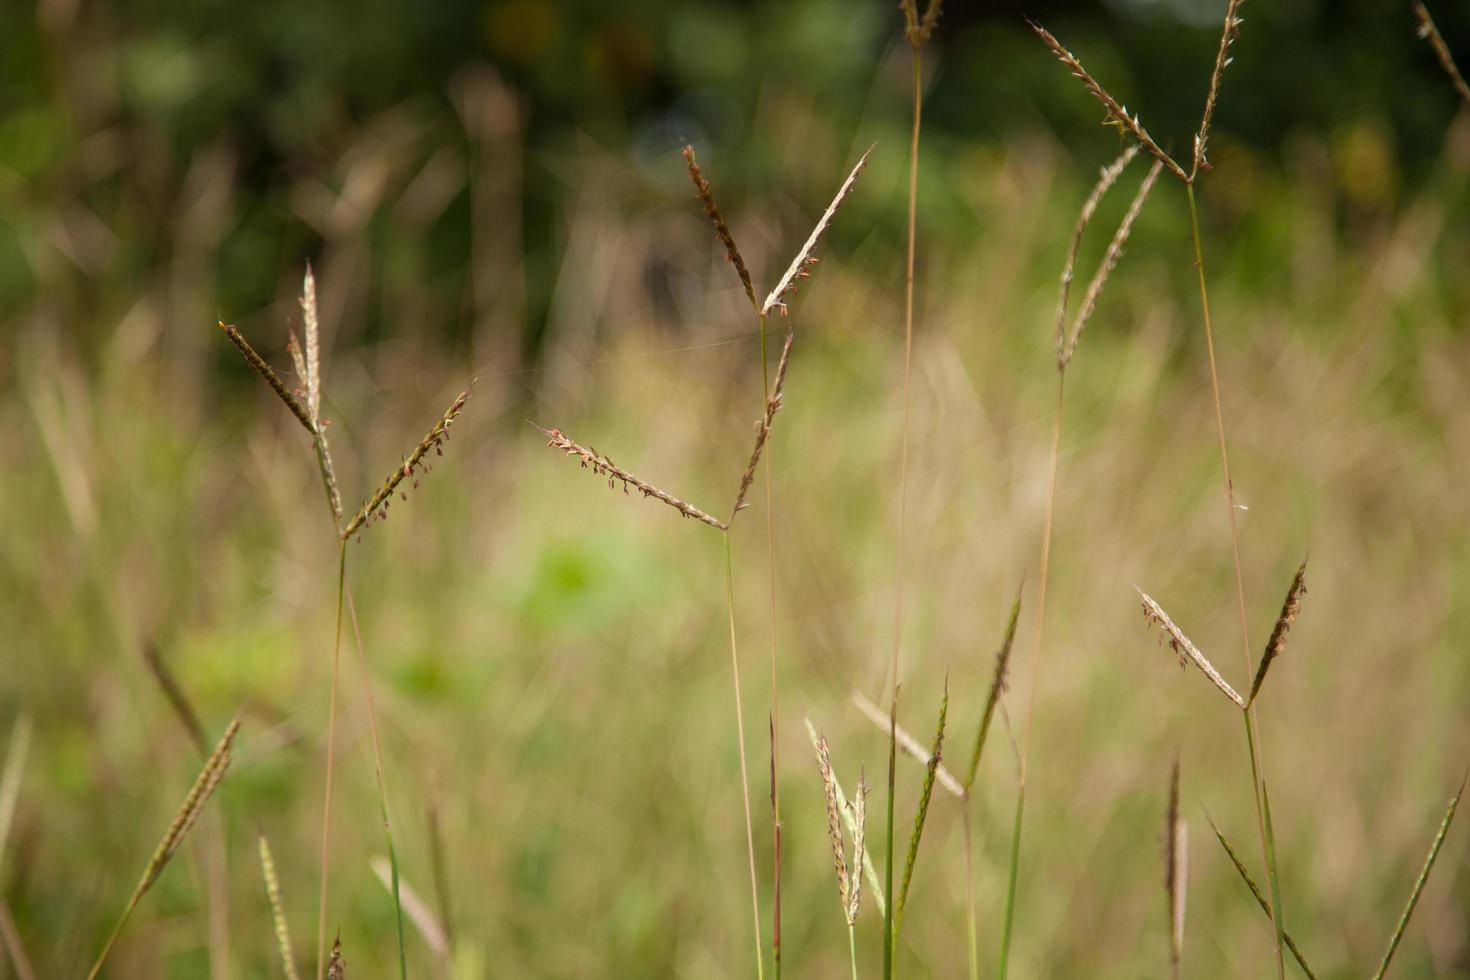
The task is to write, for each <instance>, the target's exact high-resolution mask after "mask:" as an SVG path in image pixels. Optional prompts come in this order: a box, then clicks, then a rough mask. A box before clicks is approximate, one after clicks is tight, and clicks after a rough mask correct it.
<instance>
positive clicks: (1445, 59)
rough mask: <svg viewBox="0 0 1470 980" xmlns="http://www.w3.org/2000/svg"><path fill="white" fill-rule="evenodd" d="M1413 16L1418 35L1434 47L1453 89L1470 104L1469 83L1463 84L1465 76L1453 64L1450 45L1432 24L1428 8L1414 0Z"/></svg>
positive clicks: (1432, 19)
mask: <svg viewBox="0 0 1470 980" xmlns="http://www.w3.org/2000/svg"><path fill="white" fill-rule="evenodd" d="M1414 16H1415V17H1418V18H1419V36H1420V37H1421V38H1424V39H1425V40H1427V41H1428V42H1429V46H1430V47H1432V48H1434V54H1435V57H1437V58H1438V59H1439V63H1440V65H1442V66H1443V67H1444V70H1445V73H1446V74H1448V75H1449V76H1450V81H1451V82H1453V83H1454V85H1455V91H1457V92H1459V93H1460V98H1462V99H1464V100H1465V102H1466V104H1470V85H1467V84H1465V76H1464V75H1462V74H1460V68H1459V66H1458V65H1456V64H1455V58H1454V56H1453V55H1451V54H1450V47H1449V45H1448V44H1445V43H1444V36H1443V35H1441V34H1440V33H1439V28H1438V27H1435V26H1434V18H1432V17H1430V16H1429V10H1428V8H1426V7H1425V6H1424V4H1422V3H1420V2H1419V0H1414Z"/></svg>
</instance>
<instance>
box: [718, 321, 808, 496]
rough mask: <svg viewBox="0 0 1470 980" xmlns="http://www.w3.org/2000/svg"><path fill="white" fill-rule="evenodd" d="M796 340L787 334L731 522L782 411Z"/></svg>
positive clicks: (757, 426) (746, 492) (752, 480)
mask: <svg viewBox="0 0 1470 980" xmlns="http://www.w3.org/2000/svg"><path fill="white" fill-rule="evenodd" d="M795 339H796V332H795V331H794V330H788V331H787V332H786V343H785V344H784V345H783V346H782V347H781V360H780V362H779V363H777V365H776V382H775V384H774V385H772V387H771V397H770V398H768V399H766V414H765V416H764V417H763V418H762V419H760V420H759V421H758V422H756V424H755V448H754V449H752V450H751V451H750V462H749V463H747V464H746V466H745V472H744V473H743V474H742V475H741V477H740V491H739V492H738V493H737V494H736V495H735V506H734V507H732V508H731V509H730V520H729V521H728V522H727V523H731V524H733V523H734V522H735V515H736V514H738V513H740V511H741V510H743V509H744V508H745V507H746V506H748V502H747V500H746V495H747V494H748V493H749V492H750V485H751V484H752V483H754V482H755V470H756V467H757V466H759V465H760V461H761V452H762V451H763V450H764V449H765V448H766V441H767V440H768V439H770V437H771V425H772V423H773V422H775V420H776V413H777V412H779V411H780V410H781V391H782V389H783V388H784V387H785V386H786V365H787V364H788V363H789V362H790V360H791V342H792V341H793V340H795Z"/></svg>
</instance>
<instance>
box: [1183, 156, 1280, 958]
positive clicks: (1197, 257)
mask: <svg viewBox="0 0 1470 980" xmlns="http://www.w3.org/2000/svg"><path fill="white" fill-rule="evenodd" d="M1184 191H1185V196H1186V197H1188V199H1189V227H1190V232H1191V234H1192V236H1193V239H1194V267H1195V271H1196V273H1198V276H1199V298H1200V310H1201V313H1202V315H1203V318H1204V326H1205V349H1206V350H1207V351H1208V353H1209V361H1210V394H1211V397H1212V398H1213V400H1214V407H1215V431H1216V433H1217V434H1218V436H1219V442H1220V469H1221V472H1222V473H1223V475H1224V479H1225V511H1226V514H1227V516H1228V517H1229V519H1230V554H1231V558H1232V559H1233V561H1234V565H1235V602H1236V608H1237V612H1238V613H1239V616H1240V639H1241V654H1242V656H1243V657H1244V660H1245V676H1247V677H1250V676H1251V675H1252V674H1253V673H1254V671H1253V670H1252V668H1251V641H1250V626H1249V620H1248V617H1247V616H1246V611H1245V579H1244V577H1243V576H1242V574H1241V570H1240V533H1239V529H1238V528H1237V526H1236V519H1235V485H1234V483H1233V482H1232V480H1231V478H1230V453H1229V450H1228V449H1227V448H1226V442H1225V412H1224V410H1223V409H1222V408H1221V404H1220V374H1219V371H1218V369H1217V367H1216V363H1215V331H1214V327H1213V325H1212V323H1211V321H1210V293H1209V289H1208V288H1207V287H1206V285H1205V258H1204V250H1203V249H1202V248H1201V246H1200V233H1199V207H1198V205H1197V204H1196V203H1195V198H1194V185H1193V184H1192V183H1186V184H1185V185H1184ZM1255 710H1256V709H1255V706H1254V705H1248V706H1247V707H1246V709H1245V716H1246V718H1245V727H1246V736H1247V738H1248V739H1249V740H1250V750H1251V790H1252V792H1253V793H1254V795H1255V802H1256V827H1257V829H1258V830H1259V831H1260V836H1261V852H1262V856H1263V857H1264V859H1265V861H1266V873H1267V877H1268V878H1269V879H1270V887H1271V924H1272V926H1273V928H1274V930H1275V947H1274V948H1275V953H1276V975H1277V977H1279V978H1281V980H1285V977H1286V962H1285V959H1284V957H1283V956H1282V945H1283V933H1284V932H1285V930H1284V928H1283V926H1282V923H1281V895H1280V891H1281V889H1280V884H1279V881H1278V879H1277V875H1276V845H1275V841H1274V840H1273V839H1272V837H1273V835H1272V833H1271V825H1270V818H1269V815H1268V814H1267V810H1266V803H1265V796H1266V784H1265V777H1264V776H1263V775H1262V773H1261V766H1260V757H1261V745H1260V735H1259V733H1258V732H1257V730H1256V724H1255V720H1256V719H1255Z"/></svg>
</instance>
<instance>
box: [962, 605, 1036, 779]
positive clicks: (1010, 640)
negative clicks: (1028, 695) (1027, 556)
mask: <svg viewBox="0 0 1470 980" xmlns="http://www.w3.org/2000/svg"><path fill="white" fill-rule="evenodd" d="M1020 616H1021V590H1020V589H1017V590H1016V601H1015V602H1013V603H1011V616H1010V619H1009V620H1007V622H1006V635H1005V639H1003V640H1001V643H1000V650H998V651H997V652H996V654H995V673H994V674H993V675H992V676H991V678H990V695H989V696H988V697H987V698H986V699H985V712H984V714H982V715H981V716H980V728H979V730H978V731H976V732H975V748H974V749H973V750H971V752H970V767H969V768H968V769H966V770H965V782H964V785H963V787H962V788H963V789H964V791H965V796H966V797H968V796H969V795H970V791H971V790H972V789H973V788H974V786H975V773H976V772H977V771H978V770H979V768H980V753H981V752H983V751H984V750H985V740H986V738H987V737H988V736H989V735H990V722H991V720H992V719H994V717H995V707H996V705H997V704H999V703H1000V696H1001V695H1002V694H1004V693H1005V690H1006V673H1007V672H1008V671H1009V670H1010V665H1011V649H1012V647H1013V646H1014V645H1015V641H1016V621H1017V620H1018V619H1019V618H1020Z"/></svg>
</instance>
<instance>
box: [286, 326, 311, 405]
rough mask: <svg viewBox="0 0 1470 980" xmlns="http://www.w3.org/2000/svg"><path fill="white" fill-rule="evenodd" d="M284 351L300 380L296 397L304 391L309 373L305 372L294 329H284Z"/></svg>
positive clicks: (304, 359) (302, 356) (304, 363)
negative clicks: (288, 355) (287, 354)
mask: <svg viewBox="0 0 1470 980" xmlns="http://www.w3.org/2000/svg"><path fill="white" fill-rule="evenodd" d="M286 352H287V353H289V354H290V355H291V366H292V367H294V368H295V369H296V377H297V379H298V380H300V382H301V387H299V388H297V389H296V395H297V397H301V396H302V395H304V394H305V393H306V386H307V383H308V382H307V379H308V377H309V375H307V373H306V358H305V356H304V355H303V354H302V353H301V341H300V340H297V339H296V331H295V330H288V331H286ZM310 409H311V406H309V405H308V406H307V411H308V412H309V411H310Z"/></svg>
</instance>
